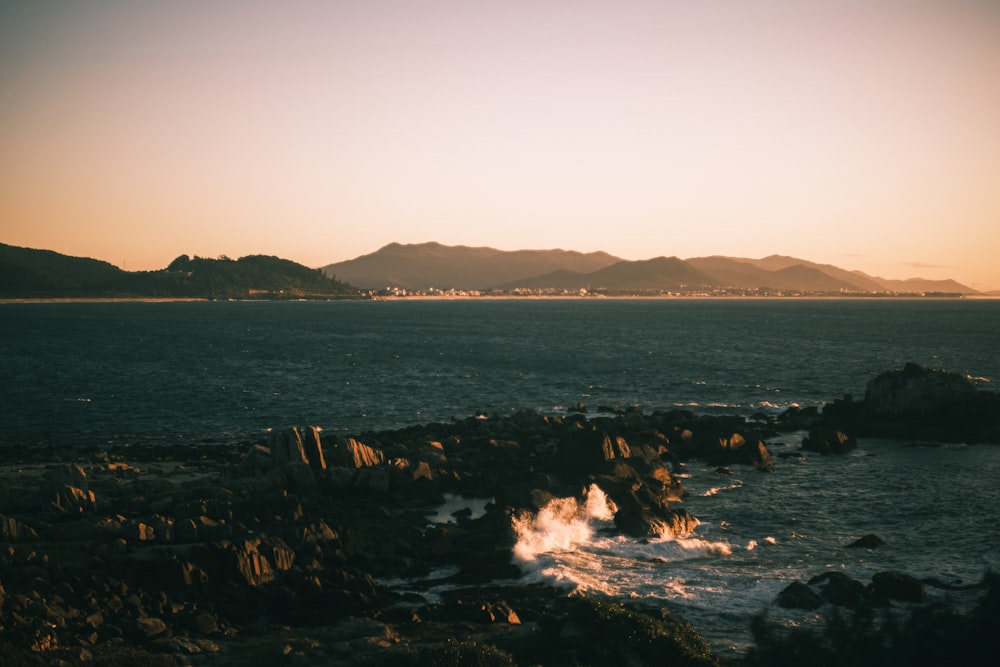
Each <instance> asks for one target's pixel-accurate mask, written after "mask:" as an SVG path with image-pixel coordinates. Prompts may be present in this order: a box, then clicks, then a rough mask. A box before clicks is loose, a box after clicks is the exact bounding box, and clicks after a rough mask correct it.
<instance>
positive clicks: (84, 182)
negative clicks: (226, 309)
mask: <svg viewBox="0 0 1000 667" xmlns="http://www.w3.org/2000/svg"><path fill="white" fill-rule="evenodd" d="M425 241H437V242H440V243H444V244H447V245H470V246H489V247H494V248H499V249H502V250H518V249H528V248H531V249H547V248H564V249H569V250H578V251H581V252H590V251H597V250H603V251H606V252H609V253H611V254H613V255H616V256H619V257H622V258H625V259H647V258H650V257H656V256H660V255H665V256H671V255H673V256H678V257H682V258H687V257H698V256H705V255H728V256H738V257H763V256H766V255H771V254H783V255H792V256H795V257H800V258H803V259H807V260H810V261H815V262H821V263H831V264H835V265H837V266H841V267H843V268H847V269H857V270H861V271H865V272H867V273H869V274H872V275H879V276H882V277H886V278H910V277H917V276H920V277H924V278H955V279H957V280H959V281H960V282H963V283H965V284H967V285H969V286H972V287H974V288H977V289H1000V261H997V254H998V253H1000V2H996V1H995V0H814V1H809V0H797V1H793V0H753V1H751V0H745V1H744V0H698V1H690V2H680V1H674V0H616V1H614V2H611V1H605V2H597V1H594V0H528V1H521V0H504V1H502V2H500V1H486V0H482V1H477V0H464V1H460V0H398V1H396V0H363V1H361V0H359V1H355V2H337V1H336V0H315V1H310V0H281V1H280V2H279V1H274V2H263V1H256V0H232V1H227V0H217V1H212V0H169V1H162V2H157V1H153V0H148V1H142V2H137V1H135V0H0V242H3V243H8V244H11V245H18V246H25V247H32V248H45V249H50V250H55V251H57V252H61V253H65V254H69V255H76V256H87V257H95V258H98V259H103V260H106V261H109V262H111V263H112V264H115V265H116V266H119V267H122V268H125V269H128V270H152V269H161V268H164V267H166V266H167V265H168V264H169V263H170V262H171V261H172V260H173V259H174V258H175V257H177V256H179V255H181V254H189V255H200V256H202V257H216V256H219V255H226V256H229V257H234V258H235V257H241V256H244V255H249V254H268V255H277V256H280V257H284V258H287V259H292V260H294V261H297V262H301V263H303V264H306V265H308V266H312V267H320V266H324V265H326V264H329V263H333V262H337V261H341V260H346V259H351V258H354V257H357V256H359V255H363V254H367V253H371V252H374V251H375V250H377V249H378V248H380V247H382V246H383V245H385V244H387V243H391V242H399V243H420V242H425Z"/></svg>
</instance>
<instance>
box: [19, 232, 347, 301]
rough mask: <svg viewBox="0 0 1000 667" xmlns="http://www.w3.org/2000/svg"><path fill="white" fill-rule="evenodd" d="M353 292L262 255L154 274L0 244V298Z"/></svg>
mask: <svg viewBox="0 0 1000 667" xmlns="http://www.w3.org/2000/svg"><path fill="white" fill-rule="evenodd" d="M356 296H358V290H357V289H355V288H354V287H352V286H350V285H348V284H346V283H343V282H341V281H339V280H336V279H335V278H330V277H327V276H326V275H325V274H324V273H323V272H322V271H320V270H318V269H310V268H309V267H306V266H303V265H301V264H297V263H295V262H292V261H289V260H286V259H280V258H278V257H271V256H267V255H250V256H247V257H242V258H240V259H236V260H233V259H229V258H228V257H220V258H218V259H207V258H203V257H194V258H191V257H188V256H187V255H181V256H180V257H178V258H177V259H175V260H174V261H173V262H171V263H170V265H169V266H168V267H167V268H165V269H162V270H160V271H123V270H121V269H119V268H118V267H116V266H113V265H111V264H109V263H107V262H102V261H99V260H96V259H89V258H85V257H70V256H68V255H62V254H59V253H56V252H52V251H50V250H34V249H30V248H19V247H16V246H10V245H5V244H0V298H114V297H120V298H206V299H299V298H349V297H356Z"/></svg>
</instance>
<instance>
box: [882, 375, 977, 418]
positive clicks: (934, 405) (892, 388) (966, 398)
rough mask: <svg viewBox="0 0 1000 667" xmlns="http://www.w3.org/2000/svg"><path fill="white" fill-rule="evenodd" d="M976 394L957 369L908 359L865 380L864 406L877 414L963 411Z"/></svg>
mask: <svg viewBox="0 0 1000 667" xmlns="http://www.w3.org/2000/svg"><path fill="white" fill-rule="evenodd" d="M976 394H977V389H976V386H975V385H974V384H973V383H972V382H971V381H970V380H969V379H967V378H965V377H963V376H961V375H959V374H957V373H951V372H948V371H943V370H934V369H930V368H925V367H923V366H920V365H918V364H913V363H909V364H906V366H904V367H903V368H902V369H897V370H892V371H886V372H885V373H881V374H879V375H878V376H877V377H875V378H874V379H873V380H871V381H870V382H868V385H867V387H866V388H865V407H866V409H867V410H868V413H869V414H870V415H873V416H876V417H928V416H945V415H954V414H966V413H968V412H969V410H970V408H971V406H972V405H973V404H974V403H975V402H976Z"/></svg>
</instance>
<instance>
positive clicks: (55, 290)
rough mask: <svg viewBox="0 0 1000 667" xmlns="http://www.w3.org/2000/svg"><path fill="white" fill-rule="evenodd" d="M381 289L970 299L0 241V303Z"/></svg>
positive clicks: (470, 259)
mask: <svg viewBox="0 0 1000 667" xmlns="http://www.w3.org/2000/svg"><path fill="white" fill-rule="evenodd" d="M359 290H365V291H366V292H368V291H374V292H379V291H383V290H389V291H390V292H392V291H398V290H406V291H413V292H434V291H442V292H447V291H449V290H456V291H469V292H487V293H489V292H494V293H506V294H511V293H538V294H553V293H554V294H578V293H582V292H587V293H600V294H608V295H628V294H634V295H654V294H663V293H672V294H722V295H726V294H745V295H765V296H766V295H776V294H814V295H823V294H889V295H891V294H928V293H930V294H949V295H960V294H976V293H977V292H976V290H974V289H972V288H970V287H967V286H966V285H962V284H961V283H958V282H956V281H954V280H925V279H921V278H912V279H910V280H886V279H884V278H878V277H875V276H870V275H868V274H865V273H862V272H860V271H848V270H845V269H841V268H839V267H836V266H833V265H830V264H817V263H814V262H810V261H807V260H803V259H798V258H795V257H786V256H782V255H771V256H769V257H764V258H762V259H749V258H740V257H721V256H712V257H695V258H691V259H679V258H677V257H654V258H652V259H646V260H639V261H630V260H624V259H621V258H619V257H615V256H613V255H609V254H608V253H605V252H592V253H580V252H574V251H568V250H516V251H504V250H496V249H494V248H482V247H478V248H473V247H467V246H446V245H441V244H440V243H420V244H414V245H401V244H399V243H391V244H389V245H387V246H385V247H383V248H381V249H379V250H377V251H375V252H373V253H371V254H368V255H362V256H361V257H357V258H355V259H352V260H347V261H344V262H337V263H335V264H329V265H327V266H325V267H322V268H321V269H314V268H309V267H306V266H304V265H302V264H297V263H295V262H292V261H290V260H287V259H280V258H278V257H273V256H268V255H250V256H247V257H242V258H240V259H237V260H233V259H229V258H228V257H219V258H217V259H206V258H202V257H194V258H191V257H188V256H187V255H181V256H180V257H178V258H177V259H175V260H174V261H173V262H171V263H170V265H169V266H167V267H166V268H164V269H161V270H159V271H123V270H122V269H119V268H118V267H116V266H114V265H112V264H109V263H107V262H103V261H100V260H96V259H90V258H86V257H71V256H68V255H62V254H59V253H56V252H53V251H51V250H35V249H31V248H19V247H16V246H11V245H6V244H2V243H0V298H94V297H100V298H104V297H125V298H132V297H137V298H156V297H160V298H212V299H227V298H228V299H246V298H257V299H283V298H345V297H347V298H351V297H354V298H357V297H359V296H362V293H361V292H360V291H359Z"/></svg>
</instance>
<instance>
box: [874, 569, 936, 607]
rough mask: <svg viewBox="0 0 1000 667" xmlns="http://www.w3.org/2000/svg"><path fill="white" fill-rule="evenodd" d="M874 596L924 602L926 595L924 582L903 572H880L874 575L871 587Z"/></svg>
mask: <svg viewBox="0 0 1000 667" xmlns="http://www.w3.org/2000/svg"><path fill="white" fill-rule="evenodd" d="M869 593H870V595H871V596H872V597H874V598H876V599H878V598H885V599H888V600H898V601H900V602H923V601H924V598H925V597H926V589H925V587H924V582H922V581H921V580H919V579H917V578H916V577H914V576H911V575H909V574H904V573H902V572H894V571H889V572H878V573H876V574H875V575H873V576H872V583H871V586H870V587H869Z"/></svg>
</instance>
